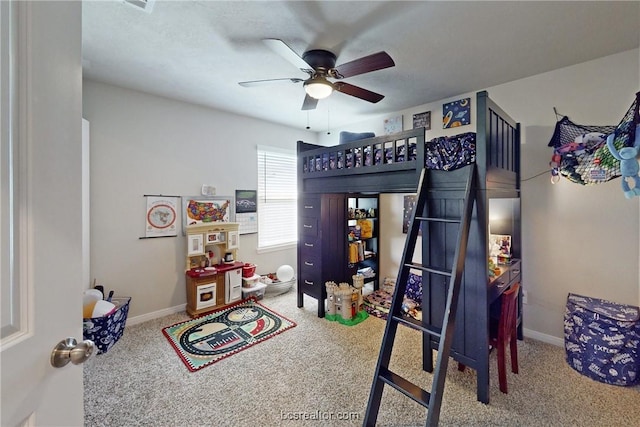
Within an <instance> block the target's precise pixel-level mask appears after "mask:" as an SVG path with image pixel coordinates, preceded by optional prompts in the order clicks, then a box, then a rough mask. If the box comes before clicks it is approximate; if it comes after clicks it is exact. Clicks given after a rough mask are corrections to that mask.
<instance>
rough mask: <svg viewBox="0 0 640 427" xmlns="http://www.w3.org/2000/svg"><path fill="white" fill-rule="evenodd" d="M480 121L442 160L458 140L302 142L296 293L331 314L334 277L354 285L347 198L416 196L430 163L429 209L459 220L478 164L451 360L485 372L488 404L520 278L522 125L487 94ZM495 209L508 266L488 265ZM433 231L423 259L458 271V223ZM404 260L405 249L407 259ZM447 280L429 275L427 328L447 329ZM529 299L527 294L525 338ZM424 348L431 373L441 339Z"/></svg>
mask: <svg viewBox="0 0 640 427" xmlns="http://www.w3.org/2000/svg"><path fill="white" fill-rule="evenodd" d="M475 123H476V131H475V133H470V132H467V133H465V134H462V135H459V136H460V138H459V139H458V140H456V141H455V144H454V146H453V149H454V150H456V155H455V156H451V155H449V156H447V155H444V156H440V155H439V154H438V153H442V152H444V151H446V150H447V149H452V148H451V146H440V145H438V144H439V143H440V142H442V141H438V140H432V141H425V129H424V128H419V129H413V130H407V131H403V132H400V133H397V134H393V135H385V136H379V137H373V138H368V139H362V140H357V141H353V142H349V143H346V144H340V145H336V146H332V147H324V146H319V145H315V144H309V143H305V142H302V141H298V191H299V194H300V197H299V204H298V228H299V241H298V277H299V281H298V291H297V292H298V307H302V306H303V303H304V296H305V295H308V296H311V297H313V298H316V299H317V300H318V316H319V317H323V316H324V310H325V307H324V305H325V303H324V302H325V298H326V296H327V295H326V290H325V282H327V281H333V282H336V283H337V282H347V283H351V276H350V275H351V273H352V272H353V271H352V270H351V269H350V268H349V267H348V262H347V258H348V257H347V255H346V251H347V247H348V242H347V237H346V235H347V234H348V231H347V227H346V226H343V224H346V219H347V217H346V211H347V208H348V207H347V206H346V202H345V200H346V199H347V198H348V197H349V195H350V194H353V193H366V194H375V193H377V194H380V193H415V192H416V190H417V185H418V180H419V177H420V174H421V172H422V170H423V169H424V168H426V169H427V182H428V183H429V184H428V185H429V192H430V196H429V197H428V201H427V205H428V209H429V212H430V215H434V216H442V217H444V216H455V215H457V214H460V210H461V209H462V207H463V206H464V185H465V183H466V180H467V177H466V171H465V168H462V167H461V166H463V165H466V164H469V163H475V165H476V167H475V170H476V174H477V175H476V181H475V182H476V183H477V184H476V188H474V189H473V194H474V196H475V205H474V208H473V218H472V222H471V228H470V233H469V241H468V247H467V257H466V259H465V269H464V277H463V279H462V285H461V293H460V296H459V300H458V311H457V316H456V322H455V330H456V332H455V337H454V342H453V346H452V349H451V357H453V358H454V359H455V360H456V361H458V362H459V363H462V364H464V365H466V366H468V367H470V368H472V369H475V370H476V371H477V381H478V384H477V385H478V389H477V397H478V400H479V401H481V402H485V403H488V402H489V318H490V311H491V310H492V306H493V308H495V304H494V303H495V302H496V301H498V302H499V299H498V297H499V296H500V294H501V293H502V292H504V290H506V289H508V288H509V287H510V286H511V285H513V284H515V283H519V282H520V281H521V274H520V255H521V237H520V199H519V198H520V125H519V123H517V122H516V121H515V120H513V119H512V118H511V117H510V116H509V115H508V114H507V113H506V112H504V111H503V110H502V109H501V108H500V107H499V106H498V105H497V104H496V103H495V102H493V101H492V100H491V99H490V98H489V96H488V93H487V92H486V91H482V92H478V93H477V94H476V117H475ZM449 142H450V141H449ZM449 154H451V153H450V152H449ZM447 157H448V158H449V160H446V159H445V158H447ZM450 160H453V162H451V161H450ZM434 167H436V168H439V170H436V169H433V168H434ZM494 201H497V202H496V203H494ZM494 206H497V207H496V208H495V210H496V211H497V210H500V211H501V212H503V213H502V218H500V224H499V225H498V224H497V223H496V224H495V230H493V229H492V231H491V233H492V234H506V235H509V236H510V238H511V256H512V258H511V262H510V263H509V264H504V265H500V266H499V269H498V270H492V271H489V269H488V258H489V227H490V226H491V227H494V224H493V223H492V224H490V222H489V212H490V210H492V211H493V209H494ZM505 207H506V209H505ZM504 212H506V213H504ZM494 213H495V212H494ZM494 216H495V215H494ZM492 218H493V217H492ZM378 219H379V220H380V221H382V220H383V219H381V218H378ZM429 227H430V228H429V232H428V233H425V235H427V236H428V238H423V239H422V261H423V265H431V266H434V267H442V268H448V269H451V266H452V263H453V256H454V252H455V245H454V244H452V239H455V238H456V235H457V228H456V229H455V230H450V227H448V226H447V225H446V224H434V225H429ZM431 227H434V228H433V229H432V228H431ZM383 256H387V257H388V256H389V255H385V254H383ZM400 256H401V254H397V258H398V259H399V258H400ZM437 264H440V265H437ZM443 285H444V284H443V283H442V277H441V276H440V277H436V276H433V277H432V275H431V274H428V273H425V274H423V276H422V307H421V310H422V322H423V323H425V324H430V325H434V326H437V327H440V326H441V325H442V319H443V317H444V314H443V310H444V301H445V297H446V287H445V286H443ZM521 301H522V298H520V303H519V306H520V309H519V319H520V323H519V334H518V335H519V338H520V339H522V321H521V320H522V316H521V313H522V310H521V308H522V304H521ZM423 344H424V345H423V353H424V354H423V369H425V370H427V371H431V370H432V369H433V366H432V351H433V349H436V348H437V345H438V343H437V342H436V341H435V340H433V339H432V338H429V337H428V336H425V337H424V343H423Z"/></svg>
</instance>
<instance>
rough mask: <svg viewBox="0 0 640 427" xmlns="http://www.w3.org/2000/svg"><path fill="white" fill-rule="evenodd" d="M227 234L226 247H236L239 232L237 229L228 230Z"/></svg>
mask: <svg viewBox="0 0 640 427" xmlns="http://www.w3.org/2000/svg"><path fill="white" fill-rule="evenodd" d="M227 234H228V236H227V237H228V239H227V249H238V244H239V241H240V233H238V232H237V231H229V232H228V233H227Z"/></svg>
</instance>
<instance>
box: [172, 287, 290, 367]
mask: <svg viewBox="0 0 640 427" xmlns="http://www.w3.org/2000/svg"><path fill="white" fill-rule="evenodd" d="M294 326H296V323H295V322H293V321H291V320H289V319H287V318H285V317H283V316H281V315H279V314H277V313H275V312H274V311H272V310H271V309H269V308H268V307H265V306H263V305H262V304H260V303H259V302H257V301H256V300H255V299H254V298H251V299H248V300H243V301H240V302H238V303H235V304H232V305H230V306H227V307H224V308H222V309H220V310H216V311H214V312H212V313H210V314H207V315H205V316H202V317H198V318H195V319H191V320H187V321H184V322H180V323H176V324H175V325H172V326H167V327H166V328H163V329H162V333H163V334H164V336H165V337H167V339H168V340H169V343H170V344H171V345H172V346H173V348H174V349H175V351H176V352H177V353H178V355H179V356H180V358H181V359H182V361H183V362H184V364H185V365H187V368H188V369H189V370H190V371H191V372H194V371H197V370H199V369H202V368H204V367H205V366H209V365H211V364H213V363H215V362H217V361H219V360H221V359H224V358H225V357H229V356H231V355H233V354H236V353H238V352H239V351H242V350H244V349H246V348H248V347H251V346H252V345H254V344H258V343H259V342H262V341H264V340H266V339H269V338H271V337H273V336H275V335H277V334H279V333H281V332H284V331H286V330H287V329H290V328H293V327H294Z"/></svg>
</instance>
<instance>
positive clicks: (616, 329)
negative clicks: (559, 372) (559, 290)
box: [564, 293, 640, 386]
mask: <svg viewBox="0 0 640 427" xmlns="http://www.w3.org/2000/svg"><path fill="white" fill-rule="evenodd" d="M564 342H565V351H566V360H567V363H568V364H569V366H571V367H572V368H573V369H575V370H576V371H578V372H580V373H581V374H583V375H585V376H587V377H589V378H592V379H594V380H596V381H600V382H603V383H607V384H612V385H619V386H629V385H634V384H637V383H638V382H639V381H640V352H639V349H638V346H639V342H640V309H639V308H638V307H635V306H631V305H623V304H618V303H614V302H611V301H606V300H602V299H598V298H591V297H585V296H582V295H576V294H571V293H570V294H569V296H568V297H567V305H566V309H565V315H564Z"/></svg>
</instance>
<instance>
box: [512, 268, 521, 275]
mask: <svg viewBox="0 0 640 427" xmlns="http://www.w3.org/2000/svg"><path fill="white" fill-rule="evenodd" d="M511 272H512V273H513V274H520V269H518V270H512V271H511Z"/></svg>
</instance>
